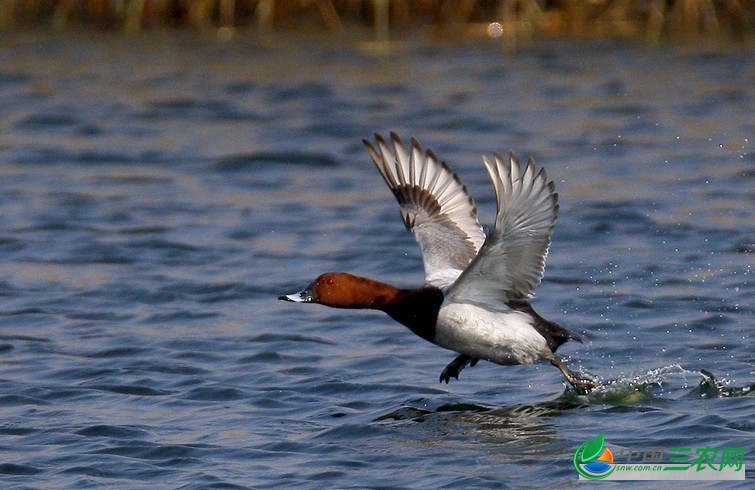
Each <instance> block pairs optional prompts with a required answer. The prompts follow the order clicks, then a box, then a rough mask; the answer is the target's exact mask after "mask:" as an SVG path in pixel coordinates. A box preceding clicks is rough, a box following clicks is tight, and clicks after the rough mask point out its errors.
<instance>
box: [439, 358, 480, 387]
mask: <svg viewBox="0 0 755 490" xmlns="http://www.w3.org/2000/svg"><path fill="white" fill-rule="evenodd" d="M477 361H479V359H477V358H474V357H471V356H467V355H465V354H460V355H459V356H457V357H456V359H454V360H453V361H451V362H450V363H448V366H446V367H445V368H444V369H443V372H442V373H440V382H441V383H442V382H444V381H445V382H446V384H448V382H449V381H450V380H451V378H456V379H459V373H460V372H461V370H462V369H464V368H465V367H467V366H472V367H474V365H475V364H477Z"/></svg>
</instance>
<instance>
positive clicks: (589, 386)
mask: <svg viewBox="0 0 755 490" xmlns="http://www.w3.org/2000/svg"><path fill="white" fill-rule="evenodd" d="M550 361H551V364H553V365H554V366H556V367H557V368H558V369H559V370H560V371H561V373H562V374H563V375H564V378H566V381H568V382H569V384H571V385H572V386H573V387H574V389H576V390H577V392H578V393H579V394H581V395H586V394H588V393H590V392H591V391H592V390H593V389H595V388H596V387H597V386H598V383H597V382H596V381H594V380H592V379H589V378H585V377H583V376H580V375H579V374H574V373H573V372H571V371H569V368H567V367H566V366H565V365H564V363H563V362H561V360H560V359H559V358H558V357H556V356H551V357H550Z"/></svg>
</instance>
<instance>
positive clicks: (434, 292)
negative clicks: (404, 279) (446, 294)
mask: <svg viewBox="0 0 755 490" xmlns="http://www.w3.org/2000/svg"><path fill="white" fill-rule="evenodd" d="M442 303H443V293H442V292H441V291H440V289H438V288H435V287H425V288H420V289H409V290H404V291H402V292H401V294H400V295H399V298H398V300H397V301H394V302H392V303H391V304H390V305H387V306H386V307H384V308H382V309H383V311H385V312H386V313H388V315H390V317H391V318H393V319H394V320H396V321H397V322H400V323H402V324H404V325H406V326H407V327H409V329H410V330H411V331H412V332H414V333H416V334H417V335H419V336H420V337H422V338H423V339H425V340H427V341H430V342H432V341H433V339H434V338H435V323H436V322H437V321H438V312H439V311H440V305H441V304H442Z"/></svg>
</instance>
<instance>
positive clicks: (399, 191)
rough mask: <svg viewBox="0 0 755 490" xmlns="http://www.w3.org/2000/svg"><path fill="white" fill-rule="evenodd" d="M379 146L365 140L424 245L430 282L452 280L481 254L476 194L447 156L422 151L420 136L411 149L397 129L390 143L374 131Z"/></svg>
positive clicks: (440, 284) (438, 283)
mask: <svg viewBox="0 0 755 490" xmlns="http://www.w3.org/2000/svg"><path fill="white" fill-rule="evenodd" d="M375 141H376V144H377V148H375V147H374V146H372V144H371V143H370V142H369V141H367V140H363V142H364V145H365V146H366V147H367V152H368V153H369V154H370V158H372V161H373V162H374V163H375V166H376V167H377V169H378V170H379V171H380V173H381V174H382V176H383V179H385V183H386V184H388V187H389V188H390V189H391V191H392V192H393V195H394V196H396V200H397V201H398V203H399V205H400V206H401V209H400V211H401V217H402V218H403V220H404V224H405V225H406V227H407V228H408V229H409V231H411V232H412V233H413V234H414V238H415V239H416V240H417V243H418V244H419V248H420V250H421V251H422V260H423V262H424V265H425V283H426V284H427V285H431V286H436V287H440V288H442V287H445V286H448V285H449V284H451V283H452V282H453V281H455V280H456V278H457V277H458V276H459V274H461V271H463V270H464V269H465V268H466V267H467V265H469V263H470V261H471V260H472V259H473V258H474V257H475V256H476V255H477V252H478V250H479V249H480V247H481V246H482V244H483V242H484V241H485V232H484V231H483V229H482V226H480V223H479V222H478V221H477V208H475V204H474V200H473V199H472V198H471V197H470V196H469V193H467V188H466V187H465V186H464V184H462V183H461V180H460V179H459V177H458V176H457V175H456V174H454V173H453V172H452V171H451V169H450V168H449V166H448V165H447V164H446V163H445V162H439V161H438V159H437V158H436V156H435V155H434V154H433V152H432V151H430V150H428V151H426V152H423V151H422V147H421V146H420V145H419V143H418V142H417V140H415V139H414V138H412V146H411V148H410V149H407V148H406V147H405V146H404V144H403V143H402V142H401V139H400V138H399V137H398V135H396V134H395V133H391V141H390V143H388V142H387V141H385V140H384V139H383V137H382V136H380V135H379V134H375Z"/></svg>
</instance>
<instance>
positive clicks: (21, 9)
mask: <svg viewBox="0 0 755 490" xmlns="http://www.w3.org/2000/svg"><path fill="white" fill-rule="evenodd" d="M754 7H755V0H0V29H6V30H7V29H20V28H28V27H45V28H55V29H71V28H82V27H84V28H92V29H100V30H120V31H126V32H130V33H134V32H139V31H142V30H146V29H156V28H166V27H167V28H187V29H200V28H222V29H226V30H232V31H233V32H236V31H237V30H239V31H243V30H245V29H246V30H250V31H253V30H259V31H263V32H264V31H267V32H269V31H271V30H273V29H291V28H296V29H310V30H318V29H320V30H323V31H327V32H333V33H337V32H343V31H344V30H348V29H351V28H372V27H373V26H374V28H376V29H377V32H378V35H379V36H380V35H381V34H380V33H381V32H382V35H386V34H387V33H388V31H389V29H390V30H391V31H393V30H401V29H407V28H409V27H411V28H416V27H417V26H418V25H419V26H422V27H423V28H424V29H426V30H427V31H428V32H430V33H435V34H439V35H442V36H459V37H462V36H475V35H481V36H484V35H489V36H494V37H498V36H508V37H530V36H533V35H537V34H546V35H572V36H632V37H641V38H645V39H648V40H650V41H660V40H664V39H680V38H687V39H693V40H697V39H701V38H704V37H711V36H717V37H727V38H731V39H734V40H738V41H741V40H745V39H747V38H748V37H750V36H751V30H752V26H753V23H754V22H755V13H754V11H755V8H754Z"/></svg>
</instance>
